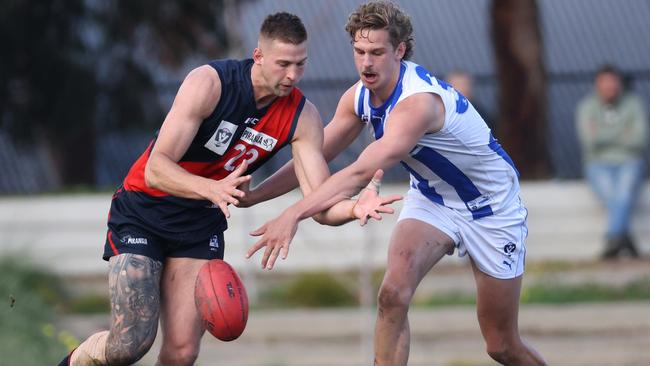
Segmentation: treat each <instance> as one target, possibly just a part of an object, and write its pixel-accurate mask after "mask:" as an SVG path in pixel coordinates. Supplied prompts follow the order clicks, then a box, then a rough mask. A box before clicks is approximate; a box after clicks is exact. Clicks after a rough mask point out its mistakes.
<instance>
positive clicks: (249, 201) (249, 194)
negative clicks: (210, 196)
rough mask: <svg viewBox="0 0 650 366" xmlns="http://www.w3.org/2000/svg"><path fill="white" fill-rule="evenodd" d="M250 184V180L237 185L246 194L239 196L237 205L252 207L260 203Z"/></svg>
mask: <svg viewBox="0 0 650 366" xmlns="http://www.w3.org/2000/svg"><path fill="white" fill-rule="evenodd" d="M250 186H251V182H250V180H248V181H246V182H244V183H242V184H241V185H239V186H238V187H237V189H239V190H240V191H242V192H244V195H243V196H241V197H239V202H238V203H237V204H236V205H235V206H237V207H241V208H244V207H251V206H253V205H255V204H257V203H258V202H257V201H255V199H254V196H255V193H254V192H253V191H251V189H250Z"/></svg>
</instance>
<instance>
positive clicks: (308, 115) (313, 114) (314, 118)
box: [293, 99, 323, 141]
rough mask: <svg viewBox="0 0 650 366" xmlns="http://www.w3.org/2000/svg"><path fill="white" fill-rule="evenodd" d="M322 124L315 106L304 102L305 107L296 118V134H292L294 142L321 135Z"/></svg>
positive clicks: (307, 101) (306, 101)
mask: <svg viewBox="0 0 650 366" xmlns="http://www.w3.org/2000/svg"><path fill="white" fill-rule="evenodd" d="M322 130H323V122H322V120H321V117H320V113H319V112H318V109H317V108H316V106H315V105H314V104H313V103H312V102H310V101H309V99H307V100H305V106H304V107H303V108H302V111H301V112H300V117H298V125H297V126H296V133H295V134H294V138H293V139H294V141H295V140H300V139H302V138H305V137H307V136H312V135H313V134H317V135H319V134H322Z"/></svg>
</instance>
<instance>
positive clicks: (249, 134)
mask: <svg viewBox="0 0 650 366" xmlns="http://www.w3.org/2000/svg"><path fill="white" fill-rule="evenodd" d="M241 140H242V141H245V142H247V143H249V144H250V145H255V146H257V147H259V148H262V149H264V150H266V151H272V150H273V148H275V145H276V144H277V143H278V140H277V139H275V138H274V137H271V136H269V135H267V134H265V133H262V132H260V131H256V130H254V129H252V128H250V127H246V129H245V130H244V133H242V134H241Z"/></svg>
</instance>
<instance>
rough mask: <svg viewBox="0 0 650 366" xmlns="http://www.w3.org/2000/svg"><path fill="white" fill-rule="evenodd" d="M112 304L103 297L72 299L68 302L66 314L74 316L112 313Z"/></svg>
mask: <svg viewBox="0 0 650 366" xmlns="http://www.w3.org/2000/svg"><path fill="white" fill-rule="evenodd" d="M110 311H111V303H110V301H109V300H108V297H106V296H102V295H86V296H80V297H76V298H72V299H70V300H69V301H68V302H67V306H66V312H68V313H74V314H99V313H106V314H108V313H110Z"/></svg>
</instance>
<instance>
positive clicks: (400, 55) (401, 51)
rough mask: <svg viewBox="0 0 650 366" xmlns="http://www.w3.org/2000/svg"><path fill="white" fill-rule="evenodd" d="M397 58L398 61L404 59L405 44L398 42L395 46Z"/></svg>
mask: <svg viewBox="0 0 650 366" xmlns="http://www.w3.org/2000/svg"><path fill="white" fill-rule="evenodd" d="M396 51H397V58H399V59H400V60H401V59H403V58H404V55H405V54H406V43H405V42H400V43H399V44H398V45H397V50H396Z"/></svg>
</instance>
